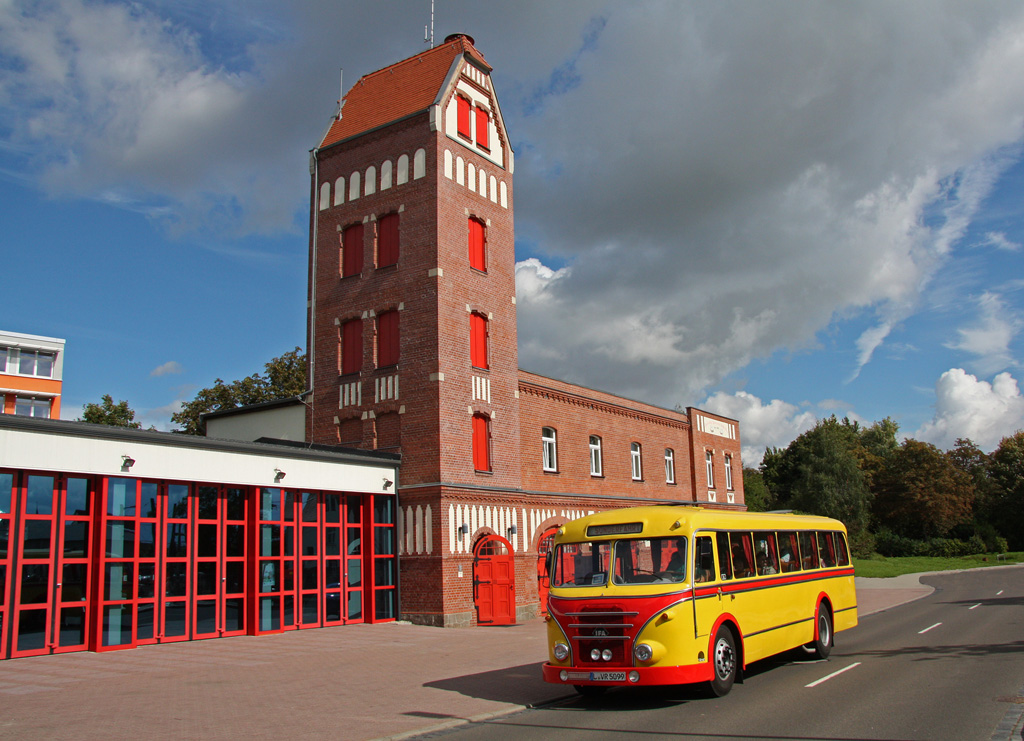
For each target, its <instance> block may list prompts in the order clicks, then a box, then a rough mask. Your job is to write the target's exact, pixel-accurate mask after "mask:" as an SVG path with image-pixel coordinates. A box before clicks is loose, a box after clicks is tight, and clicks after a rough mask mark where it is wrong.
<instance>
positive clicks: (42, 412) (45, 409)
mask: <svg viewBox="0 0 1024 741" xmlns="http://www.w3.org/2000/svg"><path fill="white" fill-rule="evenodd" d="M26 408H27V410H28V414H25V410H26ZM14 413H15V414H17V415H20V416H22V417H36V418H39V419H49V418H50V400H49V399H40V398H38V397H35V396H16V397H14Z"/></svg>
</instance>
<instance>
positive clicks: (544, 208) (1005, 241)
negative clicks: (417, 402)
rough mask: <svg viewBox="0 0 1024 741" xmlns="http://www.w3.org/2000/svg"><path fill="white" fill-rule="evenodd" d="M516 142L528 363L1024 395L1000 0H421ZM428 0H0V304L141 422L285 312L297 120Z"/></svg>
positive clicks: (993, 411) (638, 389)
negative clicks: (457, 46)
mask: <svg viewBox="0 0 1024 741" xmlns="http://www.w3.org/2000/svg"><path fill="white" fill-rule="evenodd" d="M435 5H436V12H437V18H436V23H435V35H436V38H437V39H438V40H440V39H442V38H443V37H444V36H445V35H447V34H448V33H452V32H456V31H464V32H468V33H470V34H471V35H472V36H473V37H474V38H475V39H476V43H477V47H478V48H479V49H480V50H481V51H482V52H483V54H484V55H485V56H486V58H487V59H488V61H489V62H490V63H491V64H492V65H493V66H494V73H493V78H494V82H495V87H496V90H497V93H498V97H499V102H500V105H501V109H502V113H503V116H504V119H505V122H506V125H507V127H508V130H509V134H510V137H511V139H512V145H513V147H514V149H515V152H516V171H515V186H516V190H515V198H516V201H515V206H516V212H515V213H516V229H517V258H518V260H519V261H520V262H519V266H518V293H519V301H518V311H519V322H520V365H521V367H523V368H525V369H527V370H531V371H534V372H539V373H543V374H547V375H551V376H555V377H558V378H563V379H566V380H570V381H574V382H577V383H582V384H585V385H589V386H592V387H595V388H599V389H603V390H607V391H612V392H615V393H619V394H622V395H624V396H628V397H631V398H636V399H642V400H644V401H649V402H652V403H656V404H660V405H663V406H666V407H674V406H676V405H681V406H684V407H685V406H699V407H702V408H705V409H709V410H712V411H717V412H720V413H723V414H726V415H728V416H731V417H734V418H737V419H739V420H740V423H741V432H742V435H743V443H744V462H745V464H747V465H756V464H757V463H758V462H759V460H760V455H761V453H762V452H763V449H764V447H765V446H766V445H786V444H788V442H789V441H790V440H792V439H793V438H794V437H795V436H796V435H797V434H799V433H800V432H801V431H803V430H805V429H807V428H809V427H810V426H812V425H813V424H814V422H815V420H817V419H820V418H821V417H823V416H827V415H829V414H833V413H834V414H837V415H840V416H842V415H850V416H851V417H852V418H854V419H858V420H860V421H863V422H865V423H870V422H872V421H874V420H877V419H881V418H882V417H885V416H891V417H893V418H894V419H895V420H896V421H897V422H898V423H899V425H900V429H901V432H902V433H903V434H906V435H910V436H914V437H917V438H919V439H922V440H927V441H929V442H933V443H935V444H936V445H938V446H940V447H942V448H948V447H950V446H951V445H952V444H953V441H954V440H955V439H956V438H957V437H964V436H966V437H971V438H972V439H974V440H975V441H976V442H978V444H979V445H981V446H982V447H983V448H985V449H987V450H991V449H992V448H993V447H995V445H997V444H998V442H999V439H1000V438H1001V437H1003V436H1004V435H1008V434H1012V433H1013V432H1014V431H1015V430H1017V429H1020V428H1022V427H1024V398H1022V396H1021V393H1020V388H1019V378H1020V376H1021V363H1020V358H1021V353H1022V346H1021V331H1022V328H1024V290H1022V289H1024V6H1021V4H1020V3H1019V2H991V3H983V4H982V3H975V2H938V1H929V2H899V3H892V2H859V3H841V4H840V3H823V2H796V1H794V2H787V3H756V2H728V1H725V2H716V3H704V2H682V1H669V0H664V1H661V2H658V1H654V0H651V1H649V2H642V3H616V2H600V1H592V0H565V2H560V3H550V2H541V1H540V0H536V1H531V0H525V1H524V2H517V3H503V2H502V3H499V2H479V1H478V2H472V3H470V2H454V1H449V0H436V3H435ZM429 11H430V3H429V0H415V1H413V0H406V1H397V0H380V1H379V2H375V3H372V4H369V3H357V2H325V1H317V0H296V1H294V2H287V3H277V2H273V3H272V2H263V1H262V0H251V1H249V2H242V1H241V0H209V1H206V2H198V1H197V2H189V1H182V0H179V1H177V2H162V1H160V0H145V1H143V2H132V3H127V2H96V1H88V2H87V1H85V0H50V2H47V3H36V2H19V1H18V0H8V1H7V2H2V1H0V215H2V224H3V227H4V228H3V229H2V231H0V240H2V244H3V245H4V249H3V254H4V256H5V259H4V270H5V274H6V276H7V280H6V281H5V286H4V294H5V299H6V300H5V301H4V307H5V310H4V311H3V312H2V313H0V328H2V329H5V330H10V331H15V332H23V333H29V334H39V335H47V336H56V337H62V338H65V339H66V340H67V347H66V356H65V365H64V374H65V385H64V402H63V404H64V408H63V416H64V417H65V418H69V419H73V418H76V417H77V416H79V415H80V413H81V408H82V405H83V404H85V403H86V402H91V401H99V399H100V397H101V396H102V395H103V394H108V393H109V394H111V395H112V396H113V397H114V398H115V399H125V400H127V401H128V402H129V404H130V405H131V406H132V408H134V409H135V410H136V412H137V416H138V418H139V419H141V420H142V421H143V423H144V424H145V425H147V426H148V425H155V426H156V427H158V428H160V429H169V428H170V427H171V424H170V414H171V413H172V412H173V411H174V410H175V409H176V408H177V405H179V404H180V403H181V402H182V401H187V400H190V399H191V398H193V396H194V395H195V393H196V391H197V390H198V389H200V388H202V387H204V386H209V385H211V384H212V383H213V381H214V379H215V378H218V377H220V378H223V379H225V380H228V381H230V380H234V379H236V378H240V377H242V376H245V375H248V374H251V373H254V372H258V371H260V370H262V367H263V364H264V363H265V362H266V361H267V360H269V359H270V358H272V357H274V356H276V355H280V354H281V353H284V352H287V351H289V350H291V349H292V348H294V347H295V346H302V345H304V343H305V314H304V307H305V297H306V286H305V284H306V254H307V245H308V233H307V231H308V200H309V175H308V151H309V149H310V148H311V147H312V146H313V145H314V144H315V143H316V141H317V139H318V137H319V136H320V134H321V133H322V131H323V129H324V127H325V125H326V124H327V121H328V118H329V116H330V115H331V114H332V112H333V111H334V107H335V104H336V100H337V97H338V94H339V91H338V88H339V74H340V69H342V68H343V69H344V81H345V85H346V86H350V85H351V84H353V83H354V82H355V81H356V80H357V79H358V77H359V76H360V75H362V74H366V73H368V72H371V71H374V70H376V69H379V68H381V67H383V66H385V65H387V64H390V63H392V62H395V61H397V60H399V59H402V58H405V57H407V56H411V55H412V54H415V53H417V52H419V51H420V50H422V49H423V48H424V45H423V27H424V25H426V24H427V23H429Z"/></svg>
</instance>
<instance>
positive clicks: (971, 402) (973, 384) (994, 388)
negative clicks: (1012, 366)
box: [912, 368, 1024, 451]
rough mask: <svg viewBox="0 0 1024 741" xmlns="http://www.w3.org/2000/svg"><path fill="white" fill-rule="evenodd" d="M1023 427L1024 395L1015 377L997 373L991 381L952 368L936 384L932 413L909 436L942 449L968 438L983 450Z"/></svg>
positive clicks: (995, 444) (994, 445) (989, 448)
mask: <svg viewBox="0 0 1024 741" xmlns="http://www.w3.org/2000/svg"><path fill="white" fill-rule="evenodd" d="M1022 428H1024V397H1022V396H1021V393H1020V389H1019V388H1018V386H1017V381H1016V379H1015V378H1014V377H1013V376H1011V375H1010V374H1009V373H1000V374H999V375H997V376H996V377H995V378H994V379H992V383H989V382H988V381H981V380H978V378H976V377H975V376H972V375H971V374H969V373H967V372H966V371H964V370H963V369H961V368H951V369H950V370H948V371H946V372H945V373H943V374H942V375H941V376H940V377H939V380H938V382H937V383H936V384H935V416H934V418H933V419H932V420H931V421H929V422H926V423H925V424H924V425H922V426H921V428H920V429H919V430H918V431H917V432H916V433H914V435H913V436H912V437H915V438H917V439H919V440H924V441H925V442H930V443H932V444H934V445H937V446H938V447H940V448H943V449H949V448H951V447H953V445H954V443H955V442H956V439H957V438H970V439H971V440H973V441H974V442H975V443H976V444H977V445H978V447H980V448H982V449H983V450H989V451H991V450H993V449H994V448H995V447H996V446H997V445H998V444H999V441H1000V440H1001V439H1002V438H1004V437H1006V436H1007V435H1012V434H1013V433H1014V432H1016V431H1017V430H1019V429H1022Z"/></svg>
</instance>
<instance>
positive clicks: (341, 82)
mask: <svg viewBox="0 0 1024 741" xmlns="http://www.w3.org/2000/svg"><path fill="white" fill-rule="evenodd" d="M344 99H345V68H344V67H342V68H341V69H340V70H339V72H338V120H339V121H340V120H341V101H343V100H344Z"/></svg>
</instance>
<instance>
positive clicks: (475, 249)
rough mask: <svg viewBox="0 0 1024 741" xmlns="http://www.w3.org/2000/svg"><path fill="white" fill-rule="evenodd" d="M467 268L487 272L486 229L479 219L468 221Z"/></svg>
mask: <svg viewBox="0 0 1024 741" xmlns="http://www.w3.org/2000/svg"><path fill="white" fill-rule="evenodd" d="M469 266H470V267H471V268H474V269H475V270H480V271H482V272H485V273H486V272H487V228H486V227H485V226H484V223H483V222H482V221H480V219H472V218H471V219H470V220H469Z"/></svg>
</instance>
